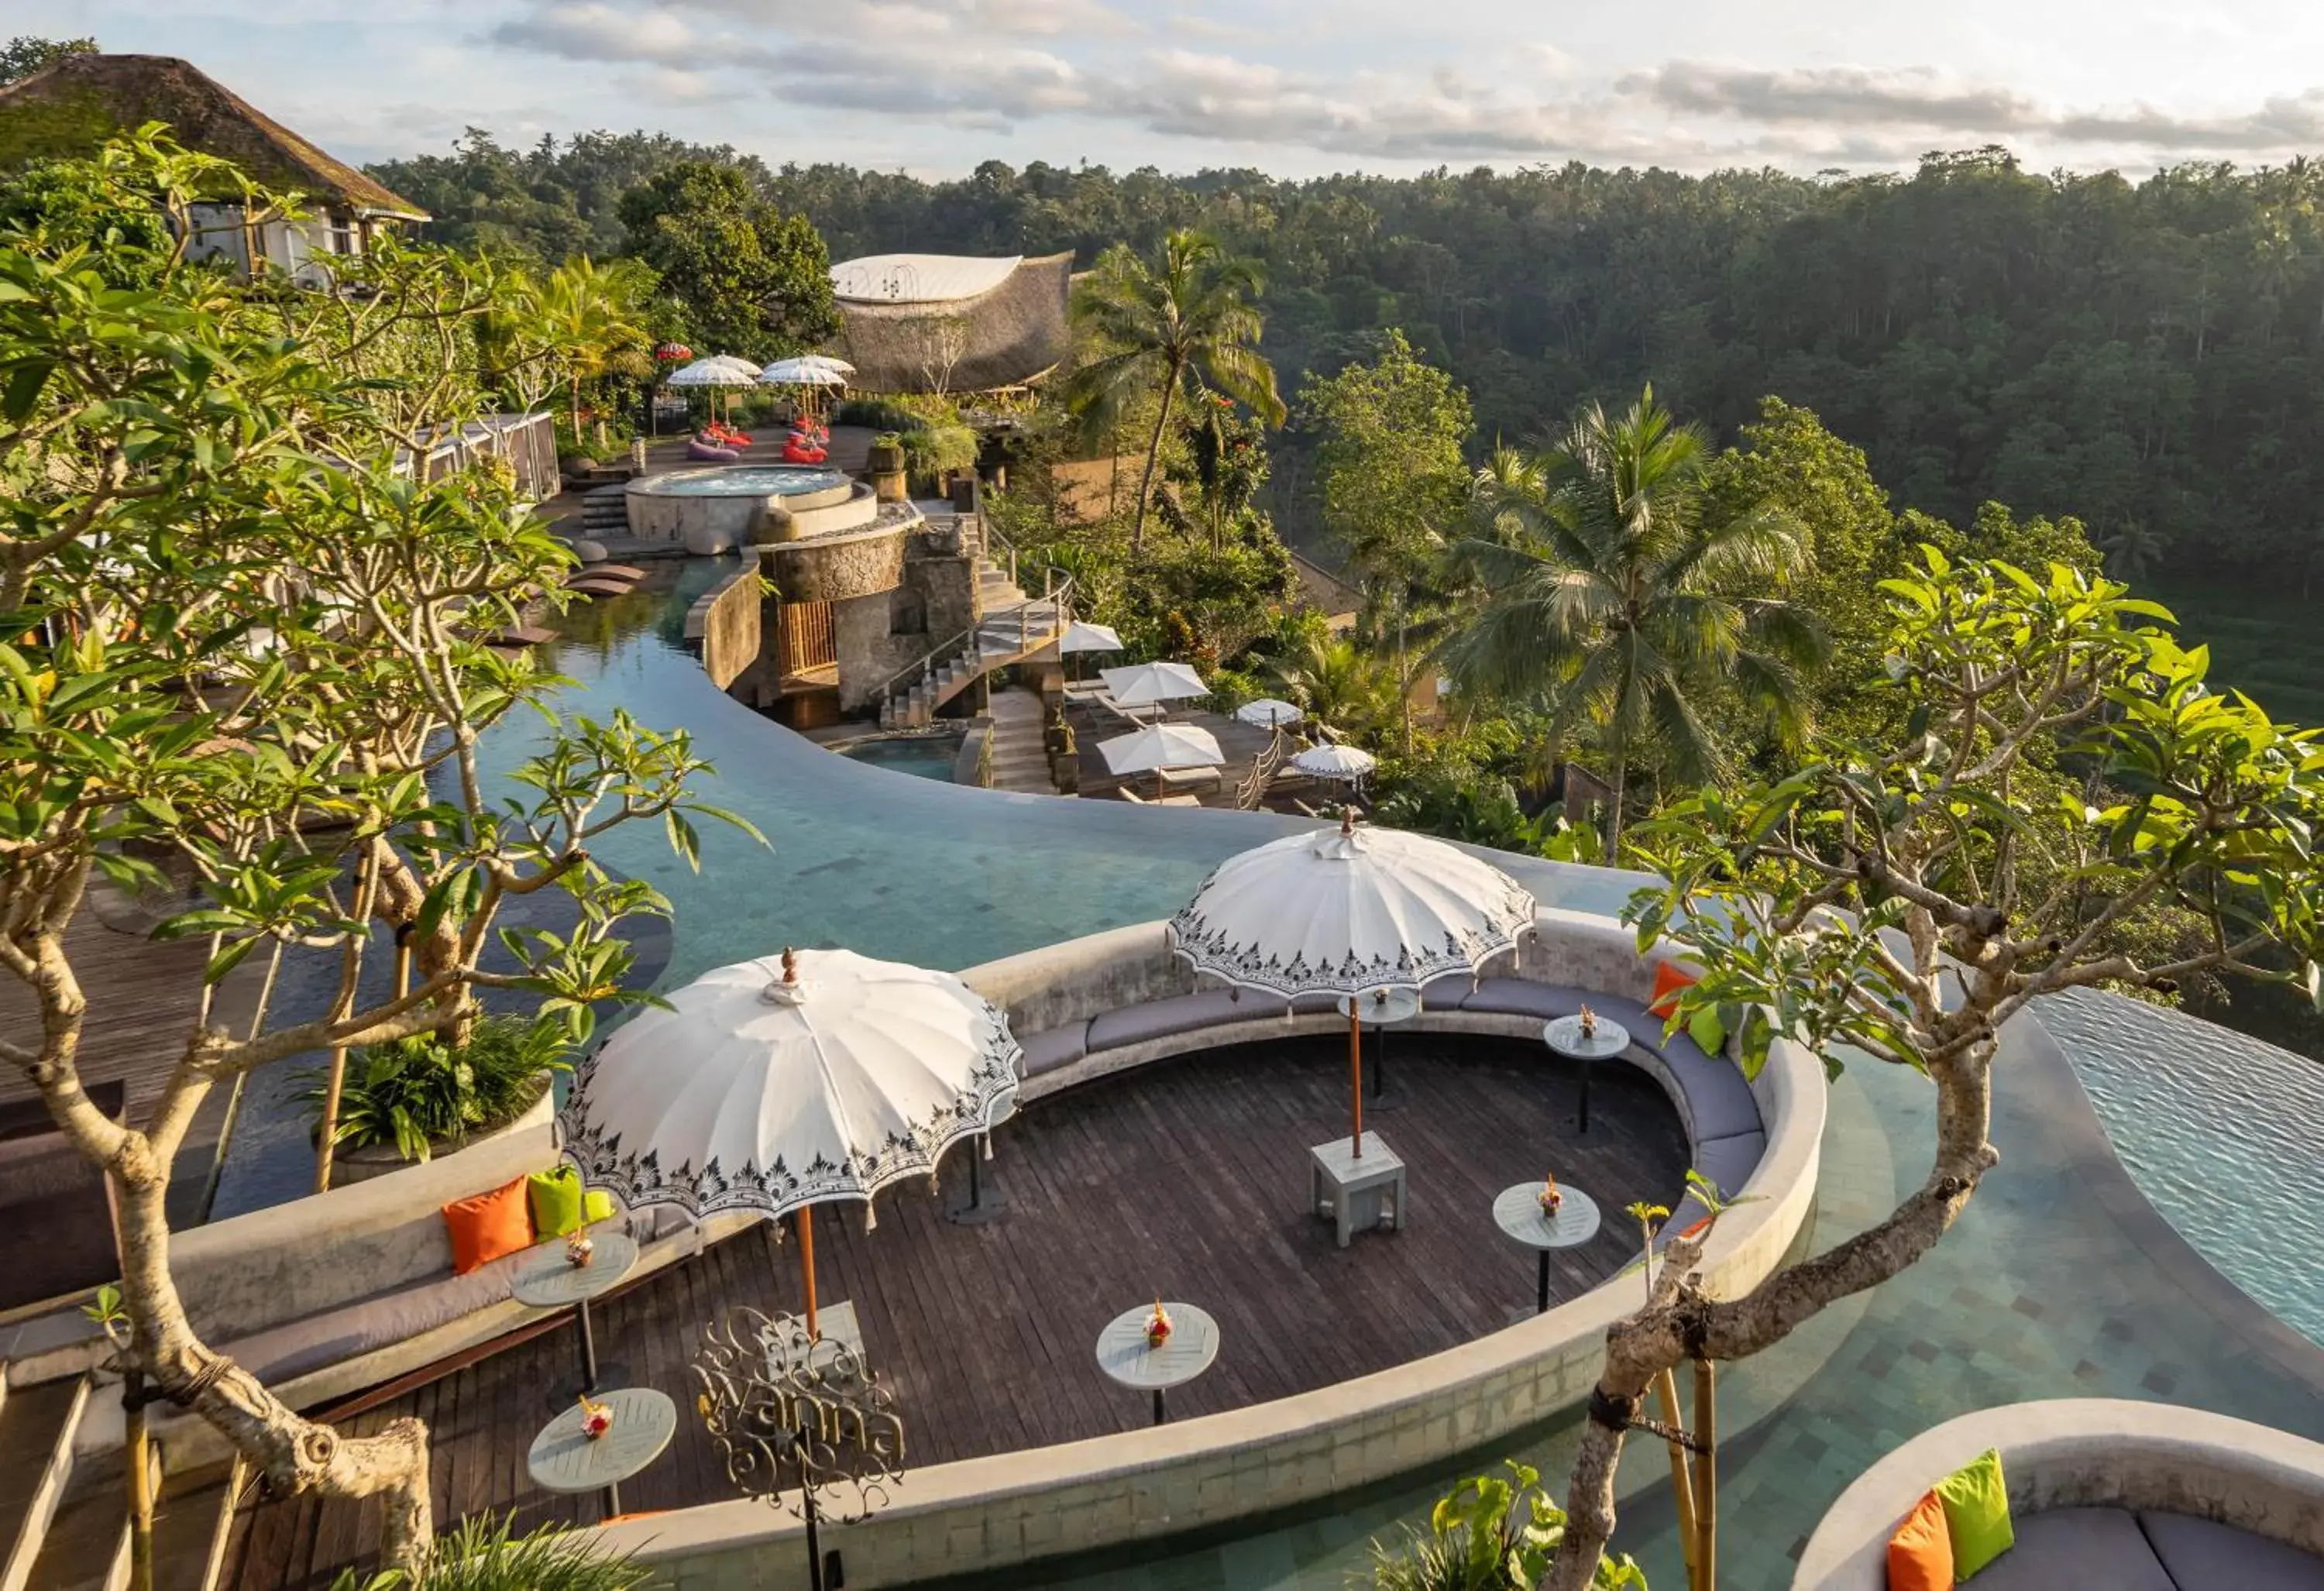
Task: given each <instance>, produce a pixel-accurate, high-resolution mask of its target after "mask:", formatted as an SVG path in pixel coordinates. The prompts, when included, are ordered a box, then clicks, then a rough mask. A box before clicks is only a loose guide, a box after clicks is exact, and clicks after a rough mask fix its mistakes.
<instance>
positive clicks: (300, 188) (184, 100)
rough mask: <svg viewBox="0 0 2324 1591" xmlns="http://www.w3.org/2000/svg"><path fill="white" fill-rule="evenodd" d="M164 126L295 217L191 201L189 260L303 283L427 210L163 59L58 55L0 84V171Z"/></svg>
mask: <svg viewBox="0 0 2324 1591" xmlns="http://www.w3.org/2000/svg"><path fill="white" fill-rule="evenodd" d="M148 122H161V123H166V124H168V126H169V129H170V135H171V137H173V138H175V139H176V140H177V141H178V142H179V143H181V144H183V145H184V146H185V147H186V148H188V149H190V150H194V151H196V152H199V153H202V154H209V155H216V156H217V157H219V158H220V159H222V160H230V161H234V162H235V164H236V165H237V166H239V167H241V168H242V170H244V172H246V173H248V175H249V176H250V177H251V178H252V179H254V180H255V181H257V182H259V183H261V184H263V186H265V187H267V188H270V189H274V190H276V191H277V192H281V193H285V194H296V195H297V196H298V198H299V201H300V205H301V207H303V209H304V210H305V212H306V213H305V214H303V215H301V216H297V217H296V218H292V217H286V216H276V215H262V216H252V215H249V214H246V213H245V212H244V208H243V207H242V205H241V204H240V203H238V202H236V201H235V200H234V199H232V198H229V197H227V196H223V195H221V196H218V197H217V198H215V199H214V200H213V201H212V202H210V203H208V204H201V205H197V206H195V207H194V215H193V227H194V235H193V237H192V238H191V239H190V240H189V245H188V250H187V252H188V254H189V257H190V258H193V259H197V260H201V259H213V258H224V259H226V260H230V261H232V262H234V265H235V269H236V270H238V271H244V272H246V271H249V270H250V269H251V266H252V263H253V262H254V261H263V262H264V263H265V264H266V265H267V266H268V267H270V268H272V269H273V270H277V271H286V272H288V273H289V274H290V276H291V279H292V280H296V281H300V282H302V283H305V284H308V285H321V284H323V283H324V282H326V281H327V280H329V262H330V261H331V260H332V259H334V258H341V257H345V256H348V255H354V254H360V253H363V252H364V250H365V249H366V248H367V247H369V246H370V244H371V242H372V240H373V239H374V238H376V237H378V236H380V235H382V234H383V232H386V231H390V230H392V229H394V228H397V227H401V226H405V225H413V224H416V223H419V222H422V221H425V220H427V219H428V218H429V216H428V213H427V212H426V211H425V210H422V209H421V208H420V207H419V206H417V205H415V204H413V203H412V202H411V201H410V199H407V198H402V197H401V195H398V194H395V193H392V192H390V191H389V190H388V189H385V188H383V187H382V186H381V185H380V184H379V183H377V182H374V181H373V180H372V179H370V178H368V177H366V176H364V174H363V173H362V172H361V171H358V170H355V168H354V167H353V166H350V165H348V164H346V162H345V161H339V160H335V159H333V158H332V157H331V156H330V155H328V154H326V153H325V152H323V151H322V150H320V149H318V148H317V147H316V146H315V145H314V144H313V143H309V142H308V141H307V140H306V139H304V138H301V137H300V136H299V134H298V133H293V132H292V131H291V129H290V128H288V127H285V126H284V125H282V124H281V123H280V122H277V121H275V120H274V119H273V118H272V117H271V116H269V115H266V114H265V113H264V112H263V111H261V110H259V109H258V108H257V107H256V106H253V105H251V104H250V103H249V102H248V101H247V100H245V99H244V98H242V97H241V96H239V95H237V94H235V92H234V91H233V90H232V89H230V88H228V87H226V86H225V85H224V84H222V83H220V82H218V81H217V79H216V78H211V77H210V76H209V75H208V74H207V73H205V72H203V71H201V70H200V69H198V68H197V67H195V66H194V65H193V64H192V63H191V62H190V61H185V60H178V59H177V58H176V57H174V56H168V55H96V54H86V55H69V56H66V57H65V58H64V59H63V60H60V61H58V62H57V63H56V64H55V65H54V66H51V67H48V68H46V69H43V70H41V71H37V72H34V73H33V74H32V75H31V76H30V77H27V78H22V79H20V80H19V81H17V82H14V83H11V84H9V85H7V86H6V87H0V167H14V166H19V165H22V164H23V163H25V162H27V161H36V160H59V159H70V158H77V157H81V156H87V155H91V154H94V153H96V152H97V147H98V146H99V145H100V144H102V143H104V142H105V140H106V139H107V138H110V137H114V136H115V135H116V134H118V133H124V132H134V131H135V130H136V129H137V128H139V127H141V126H143V125H144V124H146V123H148Z"/></svg>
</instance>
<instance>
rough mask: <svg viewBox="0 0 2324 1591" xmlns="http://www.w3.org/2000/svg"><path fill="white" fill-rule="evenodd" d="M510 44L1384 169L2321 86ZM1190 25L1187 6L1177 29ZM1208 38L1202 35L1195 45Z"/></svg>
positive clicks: (2295, 121) (669, 19)
mask: <svg viewBox="0 0 2324 1591" xmlns="http://www.w3.org/2000/svg"><path fill="white" fill-rule="evenodd" d="M521 7H522V8H521V10H520V11H519V12H518V13H517V14H515V15H513V16H512V17H510V18H508V19H507V20H505V21H503V22H502V23H500V24H499V25H498V26H496V27H495V28H493V30H492V31H491V32H490V33H489V34H488V35H487V36H488V38H489V39H490V41H492V42H493V43H494V44H496V45H499V46H501V47H503V48H505V49H509V50H512V51H526V52H530V53H535V54H540V55H547V56H551V57H555V58H558V59H560V60H570V61H579V62H589V63H598V64H605V65H616V66H628V67H633V68H637V69H640V71H639V72H638V73H637V74H636V75H635V76H634V77H633V78H629V79H627V80H628V81H630V82H632V84H634V85H635V86H637V87H638V88H639V90H640V92H641V93H642V94H643V95H645V96H647V97H651V98H654V99H657V100H659V101H660V102H662V103H666V104H671V105H678V104H685V103H691V102H695V101H699V100H702V99H705V98H708V97H713V96H715V95H723V96H725V97H728V98H729V99H730V100H731V101H732V102H733V104H735V105H736V106H741V105H742V104H744V103H746V102H747V101H748V100H749V99H750V98H752V97H757V98H760V99H762V100H763V101H764V102H766V103H768V104H769V105H771V106H812V107H816V108H820V109H825V110H831V111H840V112H870V113H873V114H874V115H882V116H887V117H891V118H895V119H897V120H898V122H899V124H902V125H909V124H913V123H926V124H937V125H941V126H945V127H948V128H954V129H963V130H968V131H973V132H979V133H1011V132H1013V131H1015V130H1016V129H1018V128H1019V127H1021V126H1023V125H1024V124H1027V123H1028V122H1034V121H1039V120H1043V119H1059V120H1067V121H1075V122H1079V123H1081V124H1084V126H1086V127H1087V128H1089V129H1091V130H1092V131H1101V130H1110V131H1111V133H1114V134H1116V135H1117V136H1118V135H1120V134H1126V133H1134V134H1137V135H1141V136H1146V137H1153V138H1161V139H1169V140H1182V141H1187V142H1191V143H1208V144H1213V145H1227V146H1231V147H1234V148H1237V149H1245V148H1259V149H1265V148H1270V147H1271V148H1276V149H1282V150H1299V151H1303V152H1308V153H1311V154H1323V155H1326V156H1334V157H1348V158H1351V159H1357V160H1369V161H1539V160H1588V161H1600V162H1605V163H1621V164H1648V163H1659V164H1665V165H1678V166H1683V167H1689V168H1692V169H1698V170H1699V169H1703V168H1706V167H1710V166H1713V165H1718V164H1761V163H1775V164H1789V165H1793V166H1794V167H1798V166H1801V165H1808V164H1821V165H1831V164H1844V165H1848V166H1856V167H1863V166H1873V165H1896V164H1902V163H1909V162H1910V161H1912V160H1913V158H1914V156H1916V155H1918V154H1919V153H1920V152H1922V151H1923V150H1925V149H1927V148H1930V147H1931V146H1932V145H1933V144H1936V143H1971V142H1987V141H2004V142H2009V143H2015V144H2018V145H2020V146H2024V147H2029V148H2031V149H2033V150H2037V151H2043V152H2073V151H2080V152H2082V153H2083V155H2084V157H2085V158H2086V159H2087V158H2091V157H2104V158H2110V159H2121V158H2125V157H2126V156H2129V155H2133V154H2137V153H2145V154H2152V155H2153V156H2155V157H2156V158H2159V159H2167V158H2172V157H2180V158H2184V157H2186V156H2189V155H2193V154H2199V153H2201V154H2216V155H2233V156H2240V157H2259V156H2265V155H2269V154H2273V153H2277V152H2289V151H2291V150H2293V149H2297V148H2300V147H2302V146H2310V147H2312V146H2313V145H2315V144H2317V143H2324V90H2319V91H2315V92H2311V93H2307V94H2300V95H2291V96H2282V97H2276V98H2273V99H2269V100H2267V101H2265V102H2264V103H2263V104H2261V105H2260V106H2257V107H2255V108H2252V109H2248V110H2244V111H2240V112H2235V113H2227V114H2219V115H2190V114H2187V113H2183V112H2178V111H2169V110H2164V109H2161V108H2158V107H2154V106H2146V105H2132V106H2127V107H2108V106H2090V107H2077V106H2056V105H2052V104H2049V103H2046V102H2044V101H2043V100H2041V99H2039V98H2037V97H2033V96H2032V95H2030V94H2027V93H2025V92H2024V91H2022V90H2021V89H2019V88H2016V87H2011V86H2009V85H2006V84H2002V83H1995V82H1981V81H1968V80H1962V79H1960V78H1952V77H1949V76H1947V75H1944V74H1942V73H1939V72H1936V71H1933V70H1931V69H1904V70H1895V69H1875V68H1869V67H1862V66H1847V65H1840V66H1822V67H1812V68H1796V69H1766V68H1759V67H1751V66H1738V65H1731V64H1720V63H1716V62H1709V61H1699V60H1674V61H1671V62H1668V63H1666V64H1665V65H1663V66H1660V67H1657V68H1655V69H1652V70H1647V71H1638V72H1632V73H1629V74H1628V75H1626V76H1622V77H1620V78H1616V79H1615V80H1614V81H1612V82H1611V83H1610V84H1604V85H1602V86H1600V84H1598V83H1597V82H1595V81H1593V80H1592V79H1591V78H1590V77H1589V75H1588V74H1587V73H1585V72H1584V71H1582V69H1580V68H1579V66H1578V65H1577V63H1576V62H1574V61H1573V60H1571V59H1570V58H1569V57H1567V56H1566V55H1565V54H1563V52H1562V51H1559V50H1557V49H1556V48H1554V46H1550V45H1546V44H1539V43H1530V42H1525V41H1513V42H1511V43H1510V44H1509V45H1508V47H1507V48H1506V49H1505V51H1503V52H1502V60H1500V61H1499V64H1498V65H1496V66H1495V67H1494V68H1493V69H1490V70H1489V71H1482V72H1479V73H1473V74H1472V73H1471V72H1470V71H1468V70H1464V69H1461V68H1460V67H1456V66H1454V65H1451V64H1443V65H1432V64H1431V63H1429V62H1427V61H1425V60H1415V61H1412V62H1411V63H1409V64H1408V65H1400V66H1394V67H1388V68H1380V69H1363V68H1354V67H1342V68H1339V69H1322V68H1318V67H1315V66H1313V65H1310V64H1308V63H1309V61H1310V60H1312V59H1313V58H1312V56H1311V55H1309V54H1306V53H1302V54H1299V55H1297V56H1294V57H1287V58H1285V59H1276V58H1275V56H1276V53H1277V52H1275V51H1272V50H1271V49H1270V48H1269V47H1268V45H1267V44H1266V43H1265V42H1264V41H1248V42H1246V41H1239V40H1236V39H1233V38H1232V37H1231V36H1230V35H1231V31H1232V29H1233V27H1234V25H1235V24H1233V23H1223V24H1219V25H1217V26H1214V27H1209V28H1203V29H1196V28H1192V27H1186V26H1182V25H1179V24H1178V22H1174V23H1173V24H1172V25H1171V26H1170V27H1169V28H1168V30H1167V32H1168V33H1169V35H1170V36H1171V37H1172V38H1173V39H1176V40H1177V41H1179V42H1176V43H1173V44H1165V43H1162V42H1160V41H1157V40H1154V39H1152V38H1149V37H1148V36H1147V35H1146V34H1145V33H1144V32H1143V30H1142V29H1140V27H1139V24H1138V23H1134V22H1132V21H1131V20H1130V18H1129V17H1128V16H1127V15H1126V14H1124V13H1123V12H1122V11H1121V10H1120V9H1119V8H1118V7H1117V6H1116V5H1111V4H1109V3H1108V0H624V3H623V4H621V5H619V6H618V8H617V6H616V5H614V4H613V3H610V0H521ZM1179 20H1180V21H1183V20H1184V19H1183V17H1182V18H1181V19H1179ZM1204 34H1209V35H1213V36H1211V37H1207V38H1205V37H1203V35H1204Z"/></svg>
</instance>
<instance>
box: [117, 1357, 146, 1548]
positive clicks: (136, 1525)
mask: <svg viewBox="0 0 2324 1591" xmlns="http://www.w3.org/2000/svg"><path fill="white" fill-rule="evenodd" d="M121 1409H122V1413H123V1416H124V1418H125V1419H126V1421H127V1422H128V1430H127V1432H126V1439H125V1440H124V1442H123V1444H122V1452H123V1456H124V1458H126V1459H127V1460H128V1464H129V1591H153V1444H152V1439H150V1438H149V1437H148V1436H147V1435H146V1432H145V1377H144V1375H143V1374H141V1373H140V1372H138V1371H137V1370H135V1369H132V1370H130V1371H129V1372H128V1373H127V1374H126V1375H124V1376H123V1378H122V1385H121Z"/></svg>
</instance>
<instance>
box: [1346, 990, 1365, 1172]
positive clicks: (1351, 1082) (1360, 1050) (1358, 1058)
mask: <svg viewBox="0 0 2324 1591" xmlns="http://www.w3.org/2000/svg"><path fill="white" fill-rule="evenodd" d="M1356 1011H1357V1006H1356V1002H1355V1001H1353V1000H1350V1001H1349V1002H1348V1088H1349V1097H1350V1098H1351V1099H1352V1100H1353V1101H1354V1103H1355V1122H1356V1129H1355V1132H1354V1134H1353V1136H1351V1138H1350V1140H1349V1141H1350V1143H1351V1145H1353V1147H1352V1149H1351V1158H1353V1159H1356V1160H1361V1159H1362V1158H1363V1157H1364V1025H1363V1023H1362V1021H1361V1020H1360V1018H1359V1017H1358V1016H1357V1015H1356Z"/></svg>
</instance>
